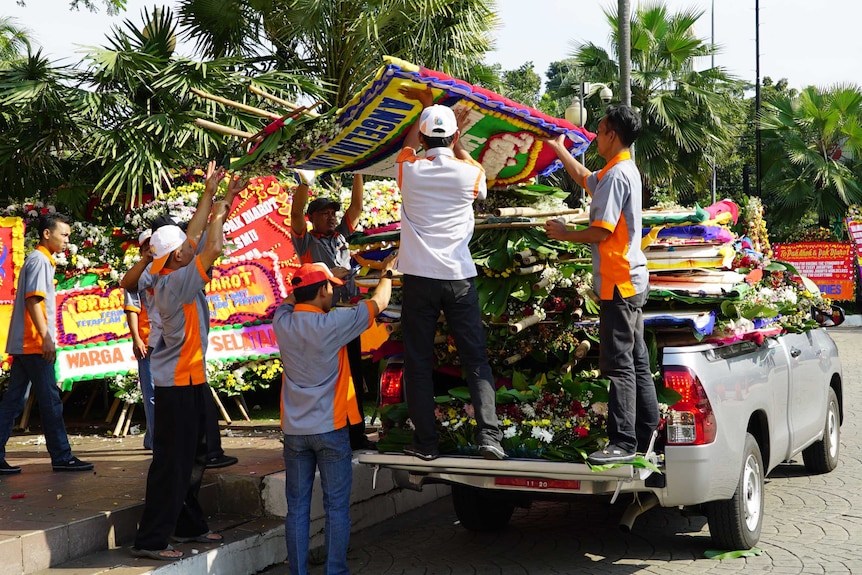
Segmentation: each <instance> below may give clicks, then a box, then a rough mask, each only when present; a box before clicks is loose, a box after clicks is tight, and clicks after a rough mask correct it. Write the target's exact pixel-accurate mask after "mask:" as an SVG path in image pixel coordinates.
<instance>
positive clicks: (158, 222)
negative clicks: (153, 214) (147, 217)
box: [150, 214, 177, 232]
mask: <svg viewBox="0 0 862 575" xmlns="http://www.w3.org/2000/svg"><path fill="white" fill-rule="evenodd" d="M176 225H177V220H175V219H174V217H173V216H172V215H170V214H162V215H160V216H158V217H157V218H156V219H154V220H153V223H151V224H150V231H152V232H155V231H156V230H157V229H159V228H160V227H162V226H176Z"/></svg>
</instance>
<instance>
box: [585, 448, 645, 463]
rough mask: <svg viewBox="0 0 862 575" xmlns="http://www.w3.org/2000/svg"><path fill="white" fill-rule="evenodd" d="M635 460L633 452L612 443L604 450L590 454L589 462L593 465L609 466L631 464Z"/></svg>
mask: <svg viewBox="0 0 862 575" xmlns="http://www.w3.org/2000/svg"><path fill="white" fill-rule="evenodd" d="M634 459H635V454H634V453H633V452H631V451H626V450H625V449H623V448H622V447H619V446H617V445H614V444H613V443H611V444H608V446H607V447H605V448H604V449H600V450H599V451H594V452H592V453H590V456H589V457H588V458H587V461H589V462H590V463H592V464H593V465H608V464H611V463H631V462H632V461H634Z"/></svg>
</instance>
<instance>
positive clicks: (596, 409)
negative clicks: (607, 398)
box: [590, 401, 608, 416]
mask: <svg viewBox="0 0 862 575" xmlns="http://www.w3.org/2000/svg"><path fill="white" fill-rule="evenodd" d="M590 411H592V412H593V413H595V414H596V415H604V416H607V415H608V404H607V403H605V402H603V401H597V402H595V403H593V404H592V405H591V406H590Z"/></svg>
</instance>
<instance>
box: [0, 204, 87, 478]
mask: <svg viewBox="0 0 862 575" xmlns="http://www.w3.org/2000/svg"><path fill="white" fill-rule="evenodd" d="M71 229H72V228H71V226H70V225H69V219H68V218H67V217H66V216H64V215H62V214H58V213H56V212H50V213H47V214H42V215H40V216H39V228H38V231H39V245H37V246H36V249H35V250H33V251H32V252H30V253H29V254H28V255H27V258H26V259H25V260H24V265H23V266H21V271H20V272H19V274H18V285H17V286H16V288H15V304H14V305H13V307H12V319H11V321H10V324H9V338H8V340H7V341H6V353H8V354H9V355H11V356H12V369H11V372H10V374H9V387H8V388H7V389H6V393H4V394H3V400H2V401H0V475H9V474H13V473H20V472H21V468H20V467H19V466H17V465H9V464H8V463H6V442H7V441H8V440H9V436H10V435H11V434H12V425H13V423H14V422H15V418H17V417H18V416H19V415H21V412H22V411H23V410H24V404H25V401H26V397H27V388H28V386H30V384H31V383H32V390H33V393H35V394H36V399H37V401H38V402H39V414H40V415H41V420H42V433H43V434H44V435H45V444H46V446H47V448H48V453H49V454H51V467H52V469H53V470H54V471H89V470H91V469H93V464H92V463H87V462H86V461H81V460H80V459H78V458H77V457H75V456H73V455H72V448H71V447H70V446H69V437H68V435H67V434H66V424H65V423H64V422H63V403H62V402H61V401H60V389H59V388H58V387H57V379H56V375H55V374H54V361H55V360H56V358H57V311H56V302H57V300H56V295H55V294H54V267H55V265H54V255H55V254H58V253H60V252H63V251H65V250H66V246H68V244H69V235H70V233H71Z"/></svg>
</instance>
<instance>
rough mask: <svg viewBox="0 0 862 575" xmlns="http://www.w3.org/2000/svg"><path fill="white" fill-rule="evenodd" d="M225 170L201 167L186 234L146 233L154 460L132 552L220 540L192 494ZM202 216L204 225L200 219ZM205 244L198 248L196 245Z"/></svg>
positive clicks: (197, 481) (235, 184)
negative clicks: (151, 300) (151, 296)
mask: <svg viewBox="0 0 862 575" xmlns="http://www.w3.org/2000/svg"><path fill="white" fill-rule="evenodd" d="M223 177H224V170H223V169H221V168H217V167H216V165H215V162H210V164H209V166H208V167H207V178H206V189H205V191H204V193H203V194H201V200H200V202H199V203H198V207H197V210H196V211H195V214H194V216H192V219H191V221H190V222H189V225H188V228H187V232H183V231H182V230H181V229H180V228H179V226H175V225H166V226H162V227H160V228H159V229H157V230H156V231H155V232H153V235H152V237H151V238H150V253H151V255H152V258H153V261H152V264H151V267H150V273H152V274H154V275H156V276H157V279H156V282H155V285H154V286H153V290H154V293H155V304H156V307H157V308H158V310H159V316H160V317H161V320H162V337H161V338H160V339H159V341H157V342H155V346H154V348H153V352H152V355H151V356H150V364H151V369H152V372H153V383H154V384H155V433H154V437H153V461H152V463H151V464H150V469H149V472H148V474H147V490H146V500H145V503H144V511H143V514H142V516H141V521H140V526H139V527H138V532H137V535H136V536H135V544H134V547H132V550H131V552H132V554H133V555H135V556H137V557H147V558H151V559H162V560H173V559H179V558H180V557H182V556H183V553H182V552H180V551H176V550H174V549H173V548H172V547H171V546H170V545H169V544H168V538H169V537H171V536H172V534H173V539H174V540H175V541H179V542H188V541H195V542H199V543H214V544H218V543H220V542H221V541H222V540H223V538H222V536H221V535H218V534H216V533H212V532H210V530H209V528H208V527H207V522H206V515H205V514H204V512H203V510H202V509H201V506H200V503H199V502H198V499H197V495H198V492H199V491H200V486H201V480H202V479H203V472H204V466H205V464H206V455H207V449H206V436H205V434H206V402H207V401H208V400H209V399H210V398H209V394H210V393H211V392H210V390H209V389H208V386H207V379H206V359H205V357H206V348H207V342H208V334H209V307H208V306H207V301H206V297H205V295H204V291H203V289H204V286H205V285H206V284H207V283H208V282H209V281H210V280H211V277H210V276H209V273H208V271H209V270H210V268H211V267H212V265H213V263H214V262H215V260H216V258H218V257H219V256H220V255H221V253H222V248H223V247H224V222H225V220H226V219H227V216H228V213H229V212H230V208H231V205H232V203H233V200H234V199H235V198H236V194H237V193H239V191H240V190H242V189H243V188H244V187H245V184H244V182H241V181H239V179H238V178H237V177H236V176H234V177H233V178H232V179H231V181H230V183H229V184H228V190H227V193H226V194H225V198H224V199H223V200H221V201H218V202H213V197H214V195H215V192H216V190H217V188H218V182H220V181H221V180H222V179H223ZM208 216H209V224H207V217H208ZM205 228H206V242H205V244H204V246H203V248H202V249H201V250H200V252H199V253H198V251H197V243H198V241H200V240H201V238H202V237H203V235H204V230H205Z"/></svg>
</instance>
